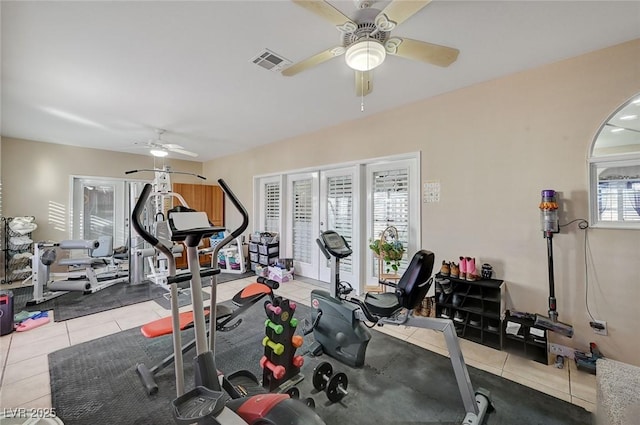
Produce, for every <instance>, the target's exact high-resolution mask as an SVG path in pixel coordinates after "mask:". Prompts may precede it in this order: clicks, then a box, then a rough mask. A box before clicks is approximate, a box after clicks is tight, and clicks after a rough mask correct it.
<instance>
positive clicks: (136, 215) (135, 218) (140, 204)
mask: <svg viewBox="0 0 640 425" xmlns="http://www.w3.org/2000/svg"><path fill="white" fill-rule="evenodd" d="M151 189H152V186H151V184H150V183H147V184H145V185H144V188H143V189H142V193H141V194H140V197H139V198H138V201H137V202H136V205H135V206H134V207H133V212H132V214H131V224H132V225H133V228H134V229H135V231H136V232H137V233H138V234H139V235H140V237H142V239H144V240H145V241H146V242H148V243H150V244H151V245H152V246H153V247H154V248H155V249H157V250H158V251H160V252H162V253H163V254H164V255H165V256H166V257H167V258H170V259H172V261H170V262H169V274H171V275H172V276H173V275H174V274H175V258H174V257H173V253H172V252H171V250H170V249H169V248H167V247H166V246H164V245H163V244H161V243H160V241H159V240H158V239H157V238H156V237H155V236H153V235H152V234H151V233H149V232H147V231H146V230H145V228H144V226H143V225H142V223H140V217H141V216H142V211H143V210H144V206H145V204H146V203H147V201H148V200H149V196H150V195H151ZM171 263H173V264H171ZM172 266H173V270H172V269H171V267H172Z"/></svg>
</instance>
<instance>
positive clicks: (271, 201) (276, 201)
mask: <svg viewBox="0 0 640 425" xmlns="http://www.w3.org/2000/svg"><path fill="white" fill-rule="evenodd" d="M263 225H264V230H265V231H266V232H274V233H277V232H279V231H280V183H278V182H270V183H265V185H264V223H263Z"/></svg>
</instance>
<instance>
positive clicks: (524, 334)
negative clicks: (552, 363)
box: [503, 310, 549, 365]
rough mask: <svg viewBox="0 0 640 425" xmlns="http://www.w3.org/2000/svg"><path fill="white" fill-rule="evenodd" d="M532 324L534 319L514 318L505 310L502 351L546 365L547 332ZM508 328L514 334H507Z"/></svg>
mask: <svg viewBox="0 0 640 425" xmlns="http://www.w3.org/2000/svg"><path fill="white" fill-rule="evenodd" d="M534 323H535V320H534V319H531V318H527V317H516V316H513V315H511V313H510V312H509V311H508V310H507V314H506V316H505V319H504V323H503V329H504V350H505V351H508V352H511V353H514V354H518V355H520V356H523V357H526V358H528V359H531V360H535V361H536V362H538V363H542V364H545V365H546V364H548V363H549V356H548V354H547V350H548V348H547V331H546V330H545V329H542V328H538V327H536V326H535V325H534ZM508 327H510V328H512V329H513V330H512V331H511V332H515V334H513V333H511V332H508V330H507V328H508Z"/></svg>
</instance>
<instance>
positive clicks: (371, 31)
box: [282, 0, 460, 96]
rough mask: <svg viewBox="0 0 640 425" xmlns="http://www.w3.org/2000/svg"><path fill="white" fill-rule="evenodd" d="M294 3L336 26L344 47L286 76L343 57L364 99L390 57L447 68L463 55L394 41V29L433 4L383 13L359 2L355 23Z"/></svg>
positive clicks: (318, 4)
mask: <svg viewBox="0 0 640 425" xmlns="http://www.w3.org/2000/svg"><path fill="white" fill-rule="evenodd" d="M292 1H293V2H294V3H296V4H297V5H299V6H302V7H304V8H305V9H307V10H309V11H310V12H312V13H314V14H316V15H318V16H320V17H321V18H323V19H325V20H327V21H329V22H331V23H332V24H333V25H335V26H336V28H337V29H338V30H339V31H340V32H341V33H342V45H338V46H334V47H330V48H329V49H327V50H324V51H323V52H320V53H318V54H316V55H313V56H311V57H309V58H307V59H304V60H302V61H300V62H298V63H295V64H293V65H291V66H289V67H288V68H286V69H285V70H283V71H282V75H285V76H293V75H296V74H298V73H300V72H302V71H305V70H307V69H309V68H312V67H314V66H316V65H319V64H321V63H323V62H326V61H328V60H329V59H332V58H335V57H338V56H341V55H343V54H344V55H345V60H346V62H347V65H348V66H349V67H351V68H352V69H353V70H354V71H355V83H356V95H357V96H365V95H367V94H369V93H371V91H372V90H373V69H374V68H376V67H377V66H379V65H380V64H382V62H383V61H384V59H385V57H386V55H387V54H389V55H394V56H400V57H403V58H407V59H413V60H417V61H422V62H426V63H429V64H432V65H437V66H442V67H446V66H449V65H451V64H452V63H453V62H455V61H456V59H457V58H458V54H459V53H460V51H459V50H458V49H454V48H452V47H446V46H440V45H438V44H432V43H427V42H425V41H418V40H412V39H410V38H405V37H391V31H392V30H393V29H394V28H396V27H397V26H398V25H400V24H401V23H402V22H404V21H406V20H407V19H409V18H410V17H411V16H413V15H414V14H416V13H417V12H419V11H420V10H421V9H422V8H423V7H425V6H426V5H427V4H429V3H430V2H431V0H418V1H406V0H394V1H392V2H391V3H389V4H388V5H387V6H386V7H385V8H384V9H383V10H382V11H380V10H378V9H375V8H372V7H371V5H372V4H373V3H374V2H375V1H367V0H359V1H358V0H356V4H357V6H358V8H359V13H358V14H357V18H356V19H353V20H352V19H350V18H349V17H347V16H346V15H344V14H343V13H342V12H341V11H339V10H338V9H336V8H335V7H333V6H332V5H331V4H329V3H328V2H326V1H322V0H311V1H310V0H292Z"/></svg>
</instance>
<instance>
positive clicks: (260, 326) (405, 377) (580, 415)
mask: <svg viewBox="0 0 640 425" xmlns="http://www.w3.org/2000/svg"><path fill="white" fill-rule="evenodd" d="M308 312H309V307H306V306H299V307H298V310H297V311H296V316H297V317H298V318H299V319H302V318H304V316H305V314H307V313H308ZM243 317H244V322H243V323H242V324H241V325H240V327H238V328H237V329H235V330H233V331H231V332H226V333H218V334H217V335H218V339H217V344H216V357H217V366H218V368H220V369H221V370H223V371H225V372H227V373H231V372H233V371H236V370H239V369H248V370H250V371H251V372H253V373H254V374H256V376H258V377H261V370H260V367H259V364H258V363H259V359H260V357H261V356H262V354H263V347H262V344H261V339H262V338H263V337H264V318H265V314H264V310H263V308H262V307H261V303H258V305H257V306H254V307H252V308H251V309H249V310H248V311H247V312H246V313H245V314H244V316H243ZM372 333H373V337H372V339H371V342H370V343H369V347H368V350H367V357H366V365H365V367H364V368H362V369H352V368H349V367H348V366H345V365H342V364H340V363H338V362H337V361H334V360H332V359H331V358H329V357H327V356H321V357H318V358H311V357H306V358H305V364H304V366H303V367H302V373H303V374H304V375H305V376H306V377H307V378H306V379H305V380H304V381H302V382H301V383H300V384H298V388H299V389H300V391H301V396H302V397H303V398H305V397H309V396H310V397H312V398H313V399H314V400H315V402H316V405H317V407H316V411H317V413H318V414H319V415H320V416H321V417H322V418H323V419H324V420H325V422H326V423H327V424H335V425H342V424H362V425H365V424H367V425H369V424H381V425H382V424H385V425H388V424H389V425H390V424H393V425H399V424H413V425H416V424H441V425H442V424H460V423H461V422H462V420H463V419H464V415H465V412H464V408H463V405H462V400H461V398H460V394H459V392H458V388H457V386H456V381H455V378H454V375H453V370H452V366H451V362H450V360H449V359H448V358H447V357H444V356H441V355H439V354H435V353H432V352H429V351H426V350H423V349H421V348H419V347H417V346H414V345H412V344H409V343H407V342H404V341H401V340H398V339H395V338H393V337H390V336H388V335H385V334H383V333H380V332H377V331H374V332H372ZM191 335H192V331H186V332H184V333H183V341H186V340H188V339H189V338H190V337H191ZM311 340H312V337H311V336H308V337H306V338H305V345H303V347H301V348H300V349H299V350H298V353H304V352H305V350H306V347H308V344H309V343H310V341H311ZM169 352H171V337H170V336H164V337H160V338H155V339H152V340H148V339H145V338H144V337H143V336H142V335H140V332H139V330H138V329H131V330H128V331H124V332H120V333H117V334H114V335H110V336H106V337H104V338H100V339H97V340H94V341H90V342H86V343H83V344H79V345H77V346H73V347H70V348H66V349H64V350H60V351H56V352H54V353H51V354H49V370H50V376H51V394H52V403H53V407H55V409H56V413H57V414H58V415H59V416H60V418H61V419H62V420H63V421H64V423H65V424H66V425H85V424H86V425H89V424H91V425H93V424H106V423H114V424H115V423H117V424H154V425H163V424H167V425H169V424H173V420H172V417H171V409H170V402H171V400H172V399H173V398H174V397H175V387H174V385H173V380H174V376H173V368H172V367H170V368H168V369H165V370H164V371H163V372H162V373H160V374H159V375H158V376H157V382H158V384H159V386H160V390H159V392H158V394H156V395H155V396H151V397H149V396H147V395H146V392H145V390H144V389H143V387H142V384H141V383H140V381H139V379H138V376H137V374H136V372H135V366H136V364H137V363H138V362H144V363H145V364H147V365H148V366H151V365H153V364H154V363H155V362H157V361H159V360H160V359H161V358H162V357H164V356H165V355H166V354H168V353H169ZM190 358H191V356H186V357H185V372H186V373H185V377H186V382H187V388H191V382H192V380H193V369H192V366H191V361H190V360H189V359H190ZM321 361H329V362H330V363H332V365H333V368H334V371H335V372H345V373H346V374H347V376H348V378H349V386H348V391H349V394H348V395H347V396H346V397H345V398H344V399H343V400H342V401H341V402H340V403H335V404H330V403H329V402H328V400H327V397H326V395H325V394H324V393H318V392H317V391H316V390H314V389H313V388H312V383H311V376H312V372H313V368H314V367H315V366H317V365H318V364H319V363H320V362H321ZM469 375H470V377H471V380H472V382H473V384H474V386H475V387H476V388H477V387H483V388H486V389H488V390H489V391H491V394H492V399H493V404H494V406H495V408H496V410H495V411H494V412H492V413H491V414H489V415H488V417H487V419H486V421H485V424H486V425H496V424H501V425H513V424H519V425H528V424H530V425H534V424H535V425H560V424H566V425H585V424H590V423H591V422H592V420H591V414H590V413H588V412H587V411H586V410H584V409H583V408H581V407H578V406H575V405H572V404H570V403H567V402H564V401H561V400H559V399H556V398H554V397H551V396H549V395H546V394H543V393H540V392H538V391H535V390H533V389H530V388H528V387H525V386H522V385H520V384H517V383H515V382H512V381H509V380H506V379H503V378H501V377H498V376H495V375H492V374H490V373H488V372H484V371H482V370H479V369H475V368H473V367H469Z"/></svg>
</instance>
